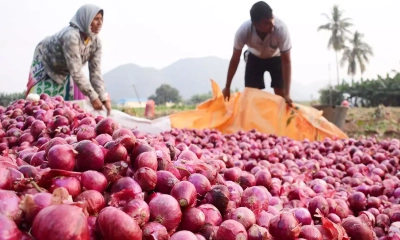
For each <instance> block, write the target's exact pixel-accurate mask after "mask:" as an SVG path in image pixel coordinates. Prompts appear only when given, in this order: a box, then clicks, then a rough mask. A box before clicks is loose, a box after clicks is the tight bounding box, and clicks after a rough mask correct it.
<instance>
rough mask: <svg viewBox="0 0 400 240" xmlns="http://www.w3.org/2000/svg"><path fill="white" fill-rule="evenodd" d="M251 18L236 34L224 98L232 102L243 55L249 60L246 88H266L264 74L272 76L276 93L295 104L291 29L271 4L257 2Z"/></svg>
mask: <svg viewBox="0 0 400 240" xmlns="http://www.w3.org/2000/svg"><path fill="white" fill-rule="evenodd" d="M250 17H251V20H248V21H246V22H245V23H243V24H242V26H240V28H239V29H238V30H237V32H236V35H235V41H234V49H233V54H232V57H231V61H230V63H229V69H228V76H227V79H226V86H225V88H224V90H223V94H224V98H225V99H227V100H228V101H229V98H230V89H231V83H232V79H233V76H235V73H236V70H237V67H238V65H239V62H240V57H241V55H242V49H243V47H244V46H245V45H247V47H248V50H247V51H246V52H245V53H244V54H243V55H244V59H245V61H246V72H245V87H249V88H258V89H264V88H265V83H264V73H265V72H266V71H268V72H269V73H270V75H271V87H272V88H273V89H274V92H275V94H276V95H279V96H281V97H283V98H284V99H285V101H286V103H287V104H288V105H289V106H291V105H292V100H291V99H290V82H291V75H292V67H291V59H290V49H291V48H292V43H291V41H290V35H289V31H288V29H287V27H286V25H285V23H283V22H282V20H280V19H279V18H277V17H274V15H273V13H272V9H271V7H270V6H269V5H268V4H267V3H265V2H263V1H260V2H257V3H255V4H254V5H253V6H252V8H251V10H250Z"/></svg>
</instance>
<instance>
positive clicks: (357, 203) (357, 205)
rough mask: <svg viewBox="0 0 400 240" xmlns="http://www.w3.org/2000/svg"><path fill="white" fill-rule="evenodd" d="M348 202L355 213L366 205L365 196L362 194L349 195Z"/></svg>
mask: <svg viewBox="0 0 400 240" xmlns="http://www.w3.org/2000/svg"><path fill="white" fill-rule="evenodd" d="M348 201H349V204H350V207H351V208H352V209H353V210H355V211H360V210H363V209H364V208H365V206H366V205H367V198H366V197H365V194H364V193H362V192H354V193H352V194H350V195H349V198H348Z"/></svg>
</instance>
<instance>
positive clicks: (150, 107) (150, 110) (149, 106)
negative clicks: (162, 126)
mask: <svg viewBox="0 0 400 240" xmlns="http://www.w3.org/2000/svg"><path fill="white" fill-rule="evenodd" d="M155 105H156V104H155V102H154V101H153V100H151V99H150V100H148V101H147V102H146V108H145V109H144V116H145V118H147V119H153V118H154V107H155Z"/></svg>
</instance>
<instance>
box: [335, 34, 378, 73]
mask: <svg viewBox="0 0 400 240" xmlns="http://www.w3.org/2000/svg"><path fill="white" fill-rule="evenodd" d="M363 37H364V34H361V33H359V32H358V31H356V32H355V33H354V35H353V38H352V39H350V40H349V43H350V46H345V47H344V51H343V56H342V60H341V62H340V63H341V66H342V67H343V66H344V65H345V64H347V74H349V75H350V76H352V77H353V79H354V75H356V73H357V69H358V68H359V69H360V72H361V74H363V73H364V72H365V65H366V63H368V61H369V57H370V56H373V55H374V53H373V52H372V48H371V47H370V46H369V45H368V44H367V43H365V42H363ZM357 65H358V66H357Z"/></svg>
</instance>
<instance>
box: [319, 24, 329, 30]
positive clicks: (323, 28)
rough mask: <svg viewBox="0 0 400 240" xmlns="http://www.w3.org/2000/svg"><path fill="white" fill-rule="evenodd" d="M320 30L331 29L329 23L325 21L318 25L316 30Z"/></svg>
mask: <svg viewBox="0 0 400 240" xmlns="http://www.w3.org/2000/svg"><path fill="white" fill-rule="evenodd" d="M321 30H331V24H330V23H326V24H324V25H321V26H319V27H318V29H317V31H321Z"/></svg>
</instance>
